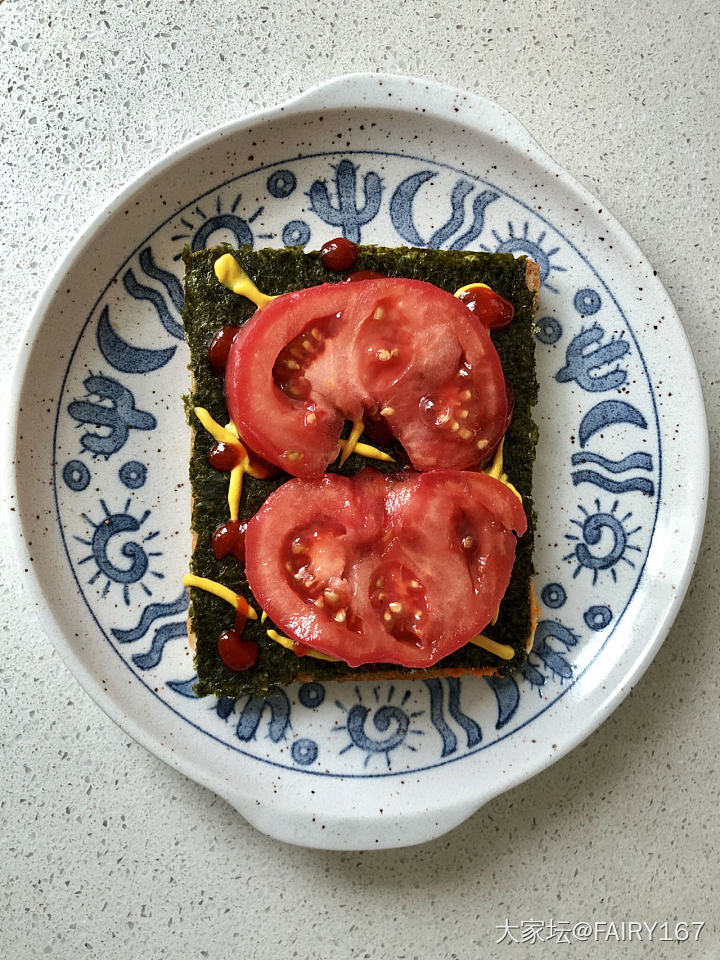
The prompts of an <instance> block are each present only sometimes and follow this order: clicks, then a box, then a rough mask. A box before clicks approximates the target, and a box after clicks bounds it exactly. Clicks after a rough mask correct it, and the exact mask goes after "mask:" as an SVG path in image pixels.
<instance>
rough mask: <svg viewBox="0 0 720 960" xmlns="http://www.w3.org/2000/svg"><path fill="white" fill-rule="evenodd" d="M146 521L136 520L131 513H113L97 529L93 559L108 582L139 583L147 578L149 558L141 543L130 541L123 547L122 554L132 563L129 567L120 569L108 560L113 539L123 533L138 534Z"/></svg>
mask: <svg viewBox="0 0 720 960" xmlns="http://www.w3.org/2000/svg"><path fill="white" fill-rule="evenodd" d="M144 520H145V517H143V519H142V520H136V519H135V517H132V516H131V515H130V514H129V513H113V514H110V516H108V517H106V518H105V520H104V521H103V522H102V523H101V524H99V526H97V527H96V528H95V532H94V534H93V538H92V552H93V557H94V558H95V562H96V563H97V565H98V569H99V570H100V572H101V573H103V574H104V575H105V576H106V577H107V578H108V580H114V581H115V582H116V583H124V584H128V583H137V581H138V580H142V578H143V577H144V576H145V572H146V570H147V568H148V558H147V554H146V553H145V551H144V550H143V548H142V547H141V546H140V544H139V543H135V542H133V541H130V542H129V543H124V544H123V545H122V548H121V550H120V552H121V554H122V555H123V557H125V558H127V559H128V560H130V561H131V562H130V566H129V567H126V568H123V567H118V566H116V565H115V564H114V563H113V562H112V561H111V560H110V559H109V558H108V544H109V543H110V541H111V540H112V538H113V537H116V536H118V535H119V534H121V533H137V531H138V530H139V529H140V527H141V525H142V523H143V521H144Z"/></svg>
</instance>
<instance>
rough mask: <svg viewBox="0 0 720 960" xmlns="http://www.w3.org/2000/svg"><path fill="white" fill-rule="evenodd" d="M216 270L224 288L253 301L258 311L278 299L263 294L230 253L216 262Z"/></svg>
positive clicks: (216, 274)
mask: <svg viewBox="0 0 720 960" xmlns="http://www.w3.org/2000/svg"><path fill="white" fill-rule="evenodd" d="M214 268H215V276H216V277H217V278H218V280H219V281H220V283H221V284H222V285H223V286H224V287H227V289H228V290H232V292H233V293H236V294H237V295H238V296H239V297H245V299H246V300H250V301H252V303H254V304H255V306H256V307H257V308H258V309H260V308H261V307H264V306H265V304H266V303H270V301H271V300H275V299H277V298H276V297H270V296H268V294H266V293H261V292H260V290H258V288H257V287H256V286H255V284H254V283H253V282H252V280H251V279H250V277H249V276H248V275H247V274H246V273H245V271H244V270H243V268H242V267H241V266H240V264H239V263H238V262H237V260H236V259H235V257H233V256H232V254H230V253H225V254H223V256H222V257H220V258H219V259H218V260H216V261H215V264H214Z"/></svg>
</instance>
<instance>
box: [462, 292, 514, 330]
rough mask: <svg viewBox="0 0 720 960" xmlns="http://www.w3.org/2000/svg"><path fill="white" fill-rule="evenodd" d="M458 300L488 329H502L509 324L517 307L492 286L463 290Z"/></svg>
mask: <svg viewBox="0 0 720 960" xmlns="http://www.w3.org/2000/svg"><path fill="white" fill-rule="evenodd" d="M458 300H459V301H460V302H461V303H464V304H465V306H466V307H467V308H468V310H471V311H472V312H473V313H474V314H475V316H476V317H477V318H478V320H479V321H480V323H481V324H482V325H483V326H484V327H487V329H488V330H502V329H503V328H504V327H507V326H509V324H510V323H511V322H512V318H513V317H514V316H515V307H513V305H512V304H511V303H510V301H509V300H506V299H505V297H501V296H500V294H499V293H495V291H494V290H491V289H490V287H476V288H475V289H474V290H463V292H462V293H461V294H460V295H459V296H458Z"/></svg>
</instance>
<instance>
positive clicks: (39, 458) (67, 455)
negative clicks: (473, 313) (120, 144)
mask: <svg viewBox="0 0 720 960" xmlns="http://www.w3.org/2000/svg"><path fill="white" fill-rule="evenodd" d="M342 233H344V234H345V235H346V236H348V237H349V238H351V239H353V240H362V241H363V242H370V243H385V244H390V245H401V244H413V245H416V246H423V245H430V246H442V247H450V248H462V247H469V248H473V249H488V250H504V251H507V250H509V251H512V252H516V253H528V254H529V255H530V256H531V257H533V258H534V259H535V260H536V261H537V262H538V263H539V265H540V269H541V276H542V292H541V297H540V308H539V313H538V327H539V332H538V334H537V368H538V379H539V381H540V387H541V391H540V402H539V406H538V408H537V420H538V423H539V426H540V430H541V439H540V445H539V450H538V459H537V466H536V471H535V491H536V502H537V510H538V537H537V553H536V564H537V579H536V587H537V593H538V596H539V598H540V601H541V616H540V624H539V627H538V631H537V636H536V640H535V647H534V650H533V653H532V654H531V656H530V660H529V662H528V665H527V667H526V668H525V670H524V671H523V672H522V674H520V675H518V676H517V677H515V678H512V679H505V680H501V681H489V680H485V679H474V678H470V679H463V680H462V681H460V680H430V681H416V682H414V683H406V682H402V681H396V682H395V683H382V684H377V685H372V684H362V685H358V686H355V685H352V684H344V685H337V684H335V685H322V684H318V683H309V684H305V685H303V686H300V687H298V686H295V687H291V688H288V689H287V690H284V691H280V692H278V693H276V694H275V695H274V696H272V697H270V698H269V699H268V700H267V701H261V700H254V699H248V698H243V699H242V700H239V701H237V702H235V701H230V700H219V701H215V700H213V699H211V698H210V699H203V700H198V699H196V698H195V697H194V696H193V694H192V690H191V687H192V683H193V679H194V672H193V665H192V657H191V656H190V654H189V651H188V649H187V643H186V639H185V627H184V618H185V614H184V607H185V596H184V592H183V589H182V587H181V577H182V575H183V573H184V572H185V570H186V568H187V562H188V546H189V539H190V538H189V533H188V511H189V490H188V484H187V482H186V474H187V461H186V454H187V449H188V436H187V428H186V426H185V423H184V416H183V410H182V405H181V402H180V394H181V393H182V391H183V390H184V389H186V387H187V371H186V363H187V359H188V358H187V352H186V348H185V346H184V344H183V343H182V339H181V338H182V330H181V326H180V308H181V304H182V287H181V285H180V282H179V280H178V278H179V277H180V276H181V273H182V266H181V262H180V261H179V257H180V253H181V250H182V248H183V245H184V244H186V243H188V244H190V245H191V246H192V247H193V248H194V249H199V248H201V247H203V246H205V245H210V244H212V243H215V242H218V241H220V240H230V241H239V242H245V243H253V244H255V246H263V245H271V246H272V245H281V244H283V243H288V244H289V243H306V244H308V248H317V247H319V246H320V245H321V244H322V243H323V242H324V241H325V240H327V239H329V238H331V237H333V236H337V235H338V234H342ZM14 405H15V409H14V419H13V420H12V422H11V424H10V429H11V431H12V436H11V443H10V445H9V446H10V448H11V451H12V458H13V459H12V463H11V464H10V467H9V471H10V483H11V486H12V494H13V496H14V497H15V498H16V503H15V504H14V506H15V508H16V509H15V512H14V514H13V517H14V518H15V533H16V536H17V539H18V541H19V546H20V552H21V559H22V567H23V568H27V569H28V570H29V584H30V589H31V591H32V593H33V595H34V597H35V599H36V601H37V606H38V612H39V615H40V617H41V620H42V622H43V624H44V626H45V628H46V629H47V631H48V633H49V634H50V635H51V636H52V638H53V640H54V641H55V644H56V645H57V648H58V651H59V653H60V655H61V656H62V657H63V659H64V660H65V662H66V663H67V665H68V666H69V668H70V669H71V670H72V672H73V673H74V674H75V676H76V677H77V678H78V680H79V681H80V682H81V683H82V684H83V686H84V687H85V689H86V690H87V691H88V692H89V693H90V694H91V695H92V696H93V697H94V698H95V699H96V701H97V702H98V704H99V705H100V706H101V707H102V708H103V709H104V710H105V711H106V712H107V713H108V714H109V715H110V716H111V717H113V718H114V719H115V720H116V721H117V722H118V723H119V724H120V725H121V726H122V727H124V728H125V729H126V730H127V731H128V732H129V733H130V734H131V735H132V736H134V737H135V738H136V739H137V740H139V741H140V742H141V743H142V744H144V745H145V746H146V747H147V748H148V749H149V750H152V751H153V752H154V753H155V754H157V756H159V757H161V758H162V759H163V760H166V761H167V762H168V763H170V764H172V765H173V766H175V767H176V768H178V769H179V770H181V771H182V772H183V773H185V774H187V776H189V777H191V778H193V779H194V780H197V781H198V782H200V783H202V784H205V785H206V786H208V787H209V788H210V789H212V790H214V791H216V792H217V793H219V794H220V795H221V796H223V797H225V798H226V799H227V800H228V801H229V802H230V803H231V804H233V805H234V806H235V807H236V808H237V809H238V810H239V811H240V813H242V815H243V816H245V817H246V818H247V819H248V820H249V821H250V822H251V823H253V824H254V825H255V826H256V827H258V828H259V829H260V830H263V831H265V832H266V833H268V834H270V835H272V836H275V837H279V838H281V839H283V840H286V841H289V842H292V843H299V844H305V845H308V846H320V847H331V848H371V847H380V846H396V845H404V844H410V843H418V842H420V841H424V840H427V839H429V838H431V837H434V836H437V835H439V834H441V833H443V832H444V831H447V830H449V829H450V828H451V827H453V826H455V825H456V824H458V823H460V822H461V821H462V820H464V819H465V818H466V817H468V816H469V815H470V814H471V813H473V812H474V811H475V810H477V809H478V808H479V807H481V806H482V804H483V803H485V802H486V801H487V800H489V799H490V798H491V797H493V796H496V795H497V794H499V793H500V792H502V791H503V790H507V789H508V788H509V787H511V786H513V785H514V784H517V783H519V782H520V781H522V780H524V779H526V778H528V777H530V776H531V775H532V774H534V773H537V772H538V771H539V770H541V769H542V768H543V767H546V766H547V765H548V764H550V763H552V762H553V761H554V760H557V759H558V758H559V757H560V756H562V755H563V754H564V753H566V752H567V751H568V750H570V749H571V748H572V747H573V746H575V745H576V744H578V743H579V742H580V741H581V740H582V739H583V738H584V737H586V736H587V735H588V734H589V733H590V731H592V730H593V729H595V727H597V726H598V724H599V723H601V722H602V720H603V719H604V718H605V717H606V716H607V715H608V714H609V712H610V711H611V710H612V709H613V708H614V707H615V706H617V704H618V703H619V702H620V701H621V700H622V698H623V697H624V696H625V695H626V693H627V692H628V691H629V690H630V688H631V686H632V684H633V683H634V682H636V681H637V679H638V677H639V676H640V674H641V673H642V671H643V670H644V669H645V668H646V666H647V665H648V663H649V662H650V659H651V658H652V656H653V654H654V653H655V651H656V650H657V648H658V646H659V644H660V642H661V641H662V639H663V638H664V636H665V635H666V633H667V631H668V629H669V626H670V624H671V622H672V620H673V618H674V617H675V615H676V613H677V610H678V607H679V604H680V602H681V600H682V597H683V595H684V593H685V590H686V588H687V584H688V581H689V578H690V575H691V572H692V567H693V563H694V560H695V556H696V552H697V549H698V544H699V539H700V534H701V529H702V524H703V519H704V512H705V498H706V490H707V475H708V474H707V455H708V446H707V431H706V425H705V416H704V410H703V405H702V400H701V394H700V389H699V385H698V380H697V374H696V371H695V368H694V365H693V361H692V357H691V354H690V350H689V348H688V344H687V342H686V339H685V336H684V333H683V330H682V327H681V325H680V322H679V320H678V318H677V315H676V313H675V311H674V309H673V307H672V305H671V303H670V301H669V299H668V297H667V295H666V293H665V291H664V290H663V288H662V286H661V285H660V283H659V282H658V280H657V279H656V278H655V277H654V275H653V270H652V268H651V266H650V265H649V264H648V263H647V261H646V260H645V258H644V257H643V255H642V254H641V252H640V251H639V250H638V248H637V246H636V245H635V244H634V243H633V241H632V240H631V239H630V238H629V237H628V236H627V234H626V233H625V231H624V230H623V229H622V228H621V227H620V226H619V225H618V224H617V223H616V222H615V220H613V218H612V217H611V216H610V215H609V214H608V213H607V211H605V210H604V209H603V205H602V204H601V203H599V202H598V201H596V200H594V199H593V198H592V197H591V196H590V195H589V194H587V193H586V191H585V190H584V189H582V188H581V187H580V186H579V185H578V184H577V183H575V182H574V181H573V180H572V178H571V177H570V176H568V174H567V173H565V172H564V171H563V170H562V169H560V168H559V167H558V166H557V165H556V164H555V163H554V162H553V161H552V160H551V159H550V158H549V157H548V156H547V155H546V154H545V153H544V152H543V151H542V150H541V149H540V148H539V147H538V146H537V144H536V143H535V142H534V141H533V140H532V139H531V138H530V136H529V135H528V133H527V131H526V130H525V129H524V128H523V127H522V126H521V125H520V124H519V123H518V122H517V121H516V120H515V119H514V118H512V117H511V116H509V115H508V114H507V113H505V112H504V111H503V110H502V109H500V108H499V107H498V106H496V105H495V104H493V103H490V102H488V101H486V100H482V99H479V98H477V97H472V96H469V95H466V94H463V93H460V92H458V91H456V90H452V89H449V88H447V87H443V86H439V85H437V84H432V83H427V82H424V81H418V80H410V79H404V78H400V77H388V76H370V75H359V76H350V77H344V78H341V79H338V80H335V81H332V82H331V83H328V84H326V85H324V86H322V87H319V88H317V89H315V90H312V91H310V92H309V93H307V94H305V95H303V96H301V97H299V98H297V99H296V100H293V101H291V102H289V103H286V104H284V105H283V106H280V107H278V108H276V109H273V110H269V111H266V112H263V113H261V114H256V115H255V116H252V117H248V118H246V119H244V120H240V121H236V122H233V123H231V124H228V125H227V126H224V127H222V128H220V129H218V130H215V131H212V132H211V133H209V134H206V135H205V136H202V137H200V138H198V139H196V140H194V141H192V142H191V143H189V144H186V145H184V146H182V147H180V148H179V149H177V150H175V151H174V152H173V153H171V154H169V155H168V156H167V157H165V158H164V159H162V160H161V161H159V162H158V163H157V164H155V165H154V166H153V167H151V168H150V169H149V170H148V171H146V172H145V173H143V174H142V175H141V176H140V177H138V178H137V179H136V180H135V181H134V182H133V183H132V184H131V185H130V186H129V187H127V188H126V189H125V190H123V191H122V193H121V194H120V195H119V196H117V197H116V198H115V199H114V200H113V201H111V203H110V204H109V205H108V207H107V208H106V209H105V210H103V211H102V212H101V213H100V214H99V215H98V216H97V217H96V218H95V219H94V220H93V221H92V223H90V224H89V226H88V227H86V228H85V230H83V232H82V234H81V235H80V237H79V238H78V239H77V240H76V241H75V243H74V244H73V246H72V247H71V249H70V251H69V252H68V254H67V255H66V256H65V258H64V259H63V261H62V263H61V264H60V265H59V267H58V269H57V271H56V273H55V275H54V276H53V278H52V280H51V281H50V283H49V284H48V286H47V287H46V289H45V290H44V292H43V293H42V295H41V297H40V299H39V302H38V305H37V308H36V310H35V313H34V316H33V318H32V320H31V323H30V326H29V328H28V330H27V333H26V337H25V339H24V342H23V347H22V351H21V354H20V357H19V360H18V366H17V376H16V380H15V386H14ZM688 450H692V451H693V460H694V469H693V470H692V471H689V470H688V469H687V461H686V460H685V459H684V456H685V455H686V453H687V451H688Z"/></svg>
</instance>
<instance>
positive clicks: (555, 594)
mask: <svg viewBox="0 0 720 960" xmlns="http://www.w3.org/2000/svg"><path fill="white" fill-rule="evenodd" d="M540 599H541V600H542V602H543V603H544V604H545V606H546V607H550V609H551V610H557V609H558V608H559V607H561V606H562V605H563V604H564V603H565V601H566V600H567V594H566V593H565V588H564V587H563V586H562V585H561V584H559V583H548V584H546V585H545V586H544V587H543V589H542V593H541V594H540Z"/></svg>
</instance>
